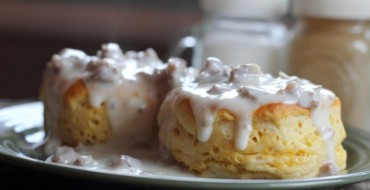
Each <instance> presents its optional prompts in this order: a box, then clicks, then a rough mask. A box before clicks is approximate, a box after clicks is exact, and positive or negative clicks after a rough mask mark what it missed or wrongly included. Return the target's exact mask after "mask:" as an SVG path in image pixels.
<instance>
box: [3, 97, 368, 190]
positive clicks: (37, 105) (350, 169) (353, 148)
mask: <svg viewBox="0 0 370 190" xmlns="http://www.w3.org/2000/svg"><path fill="white" fill-rule="evenodd" d="M346 130H347V139H346V140H345V142H344V147H345V149H346V150H347V153H348V160H347V171H346V173H345V174H340V175H335V176H328V177H318V178H310V179H297V180H241V179H212V178H202V177H188V176H186V177H184V176H163V175H148V176H137V175H128V174H120V173H117V172H116V173H114V172H110V171H101V170H89V169H84V168H80V167H77V166H67V165H60V164H54V163H49V162H45V161H44V159H45V156H44V155H43V154H42V153H41V151H39V149H37V147H38V146H39V145H40V144H41V143H42V141H43V139H44V137H45V132H44V130H43V106H42V103H41V102H32V103H25V104H19V105H15V106H11V107H6V108H2V109H0V160H1V161H3V162H8V163H11V164H15V165H18V166H22V167H27V168H30V169H34V170H39V171H47V172H51V173H55V174H58V175H66V176H73V177H78V178H81V177H82V178H84V179H92V180H97V181H112V182H115V183H122V184H143V185H147V186H151V187H171V188H198V189H199V188H201V189H309V188H330V187H338V186H343V185H347V184H352V183H357V182H361V181H365V180H370V159H369V158H370V151H369V150H370V138H369V137H370V134H369V133H367V132H364V131H362V130H359V129H353V128H347V129H346Z"/></svg>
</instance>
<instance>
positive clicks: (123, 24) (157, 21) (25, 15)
mask: <svg viewBox="0 0 370 190" xmlns="http://www.w3.org/2000/svg"><path fill="white" fill-rule="evenodd" d="M125 5H126V4H120V3H119V2H116V3H111V4H97V3H92V4H89V3H88V2H86V3H60V2H59V3H53V1H50V2H47V3H45V2H42V1H41V2H36V3H35V2H33V1H32V2H30V1H2V2H0V30H3V31H11V32H15V33H19V32H27V33H31V34H44V35H46V36H50V35H53V36H64V37H69V38H77V39H85V38H103V39H110V40H115V39H130V40H135V41H137V40H138V41H151V42H153V43H163V41H165V40H166V39H168V37H169V36H172V35H174V33H176V32H178V31H179V30H181V29H184V28H186V27H189V26H191V25H193V24H195V23H197V22H198V21H199V20H200V19H201V14H200V11H199V10H197V9H196V10H193V11H189V10H187V11H185V10H184V11H181V9H164V8H158V7H156V8H150V7H138V6H132V7H130V6H125Z"/></svg>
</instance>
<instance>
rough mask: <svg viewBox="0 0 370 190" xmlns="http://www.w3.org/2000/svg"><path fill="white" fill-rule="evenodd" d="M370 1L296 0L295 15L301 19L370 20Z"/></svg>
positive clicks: (294, 5)
mask: <svg viewBox="0 0 370 190" xmlns="http://www.w3.org/2000/svg"><path fill="white" fill-rule="evenodd" d="M369 7H370V0H295V1H293V13H294V14H295V15H296V16H301V17H316V18H331V19H369V18H370V9H369Z"/></svg>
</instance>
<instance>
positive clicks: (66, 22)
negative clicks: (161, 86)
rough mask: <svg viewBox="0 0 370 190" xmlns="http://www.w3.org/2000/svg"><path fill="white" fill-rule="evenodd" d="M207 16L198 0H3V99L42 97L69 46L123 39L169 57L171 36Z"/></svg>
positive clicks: (93, 47) (128, 45)
mask: <svg viewBox="0 0 370 190" xmlns="http://www.w3.org/2000/svg"><path fill="white" fill-rule="evenodd" d="M201 18H202V17H201V11H200V9H199V4H198V1H197V0H177V1H172V0H150V1H148V0H134V1H133V0H104V1H101V0H63V1H59V0H33V1H28V0H2V1H0V87H1V88H0V99H1V98H3V99H4V98H6V99H20V98H37V97H38V91H39V84H40V82H41V78H42V72H43V69H44V66H45V64H46V63H47V62H48V61H49V60H50V58H51V56H52V54H54V53H58V52H59V51H60V50H62V49H63V48H65V47H71V48H76V49H82V50H83V51H85V52H87V53H88V54H95V53H96V51H97V50H98V49H99V48H100V46H101V44H102V43H107V42H117V43H119V44H120V46H121V48H122V49H124V50H144V49H146V48H148V47H152V48H154V49H155V50H156V51H157V52H158V54H159V56H160V57H161V58H162V59H166V57H168V55H167V54H168V53H167V49H168V46H169V45H170V43H171V41H172V40H175V38H176V36H178V35H180V33H181V32H182V31H183V30H186V29H187V28H189V27H191V26H192V25H194V24H195V23H197V22H199V21H200V20H201ZM172 38H173V39H172Z"/></svg>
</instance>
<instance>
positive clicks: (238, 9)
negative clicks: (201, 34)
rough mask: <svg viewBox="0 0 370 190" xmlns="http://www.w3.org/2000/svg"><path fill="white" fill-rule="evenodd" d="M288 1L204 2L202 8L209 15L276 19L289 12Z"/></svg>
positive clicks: (203, 0)
mask: <svg viewBox="0 0 370 190" xmlns="http://www.w3.org/2000/svg"><path fill="white" fill-rule="evenodd" d="M288 7H289V1H288V0H202V1H201V8H202V9H203V10H204V11H205V12H206V13H209V14H217V15H222V16H229V17H247V18H275V17H281V16H283V15H285V14H286V13H287V12H288Z"/></svg>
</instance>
